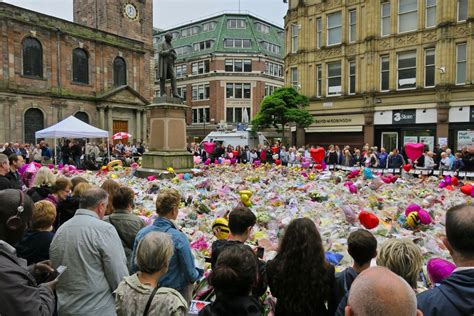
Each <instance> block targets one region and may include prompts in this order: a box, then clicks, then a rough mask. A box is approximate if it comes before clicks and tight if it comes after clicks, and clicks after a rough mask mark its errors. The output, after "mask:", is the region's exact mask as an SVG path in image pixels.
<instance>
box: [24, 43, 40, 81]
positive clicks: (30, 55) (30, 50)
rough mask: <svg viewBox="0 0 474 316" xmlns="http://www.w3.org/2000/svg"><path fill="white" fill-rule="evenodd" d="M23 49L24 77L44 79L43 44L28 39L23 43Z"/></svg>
mask: <svg viewBox="0 0 474 316" xmlns="http://www.w3.org/2000/svg"><path fill="white" fill-rule="evenodd" d="M22 49H23V75H24V76H31V77H38V78H43V48H42V47H41V43H40V42H39V41H38V40H37V39H35V38H33V37H27V38H25V39H24V40H23V43H22Z"/></svg>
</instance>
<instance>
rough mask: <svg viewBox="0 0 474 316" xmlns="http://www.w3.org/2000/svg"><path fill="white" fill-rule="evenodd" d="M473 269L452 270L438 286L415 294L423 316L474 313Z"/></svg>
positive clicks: (456, 315)
mask: <svg viewBox="0 0 474 316" xmlns="http://www.w3.org/2000/svg"><path fill="white" fill-rule="evenodd" d="M473 284H474V269H469V270H463V271H458V272H454V273H453V274H452V275H451V276H450V277H449V278H447V279H445V280H444V281H443V282H441V284H440V286H438V287H436V288H434V289H431V290H429V291H426V292H423V293H421V294H419V295H418V296H417V300H418V308H419V309H420V310H421V311H422V312H423V315H425V316H441V315H443V316H444V315H449V316H462V315H473V314H474V286H473Z"/></svg>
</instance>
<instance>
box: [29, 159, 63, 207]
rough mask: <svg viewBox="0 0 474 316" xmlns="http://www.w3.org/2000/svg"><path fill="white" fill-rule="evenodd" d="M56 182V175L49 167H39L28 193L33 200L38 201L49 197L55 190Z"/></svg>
mask: <svg viewBox="0 0 474 316" xmlns="http://www.w3.org/2000/svg"><path fill="white" fill-rule="evenodd" d="M55 183H56V176H55V175H54V174H53V172H52V171H51V169H49V168H48V167H41V168H39V170H38V172H37V173H36V176H35V179H34V180H33V186H32V187H31V189H29V190H28V191H27V192H26V194H28V195H29V196H30V197H31V199H32V200H33V202H38V201H40V200H43V199H45V198H47V197H48V195H50V194H51V193H52V192H53V186H54V184H55Z"/></svg>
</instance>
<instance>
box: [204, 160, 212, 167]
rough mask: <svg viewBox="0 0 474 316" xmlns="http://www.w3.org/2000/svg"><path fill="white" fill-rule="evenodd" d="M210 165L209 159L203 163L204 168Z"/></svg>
mask: <svg viewBox="0 0 474 316" xmlns="http://www.w3.org/2000/svg"><path fill="white" fill-rule="evenodd" d="M210 164H211V158H207V159H206V161H204V165H205V166H209V165H210Z"/></svg>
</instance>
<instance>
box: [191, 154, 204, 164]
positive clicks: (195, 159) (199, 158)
mask: <svg viewBox="0 0 474 316" xmlns="http://www.w3.org/2000/svg"><path fill="white" fill-rule="evenodd" d="M193 159H194V163H195V164H200V163H201V162H202V158H201V157H200V156H194V158H193Z"/></svg>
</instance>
